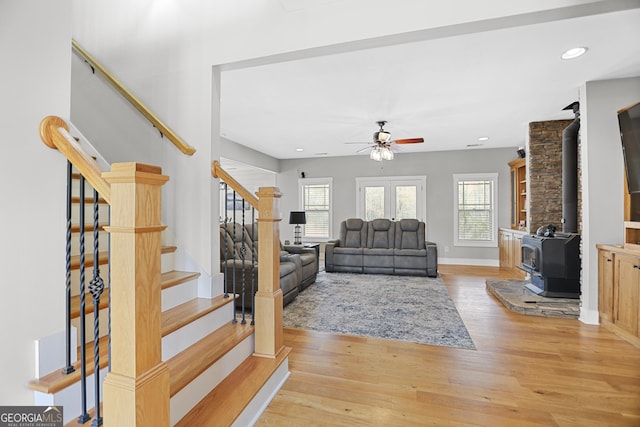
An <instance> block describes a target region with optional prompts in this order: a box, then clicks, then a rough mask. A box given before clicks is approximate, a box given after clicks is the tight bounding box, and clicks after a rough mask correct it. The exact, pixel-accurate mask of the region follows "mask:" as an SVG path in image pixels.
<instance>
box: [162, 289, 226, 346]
mask: <svg viewBox="0 0 640 427" xmlns="http://www.w3.org/2000/svg"><path fill="white" fill-rule="evenodd" d="M233 300H234V298H231V297H228V298H225V297H224V296H223V295H218V296H216V297H214V298H211V299H209V298H194V299H192V300H191V301H187V302H185V303H183V304H180V305H177V306H175V307H173V308H170V309H169V310H165V311H163V312H162V326H161V328H162V336H163V337H164V336H167V335H169V334H170V333H172V332H175V331H177V330H178V329H180V328H182V327H183V326H185V325H188V324H189V323H191V322H193V321H195V320H198V319H199V318H201V317H203V316H206V315H207V314H209V313H211V312H212V311H215V310H217V309H218V308H220V307H222V306H224V305H225V304H228V303H230V302H231V301H233Z"/></svg>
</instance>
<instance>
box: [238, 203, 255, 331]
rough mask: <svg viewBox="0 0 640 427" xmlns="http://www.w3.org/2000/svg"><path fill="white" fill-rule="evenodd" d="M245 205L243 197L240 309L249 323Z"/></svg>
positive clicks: (243, 321) (243, 318)
mask: <svg viewBox="0 0 640 427" xmlns="http://www.w3.org/2000/svg"><path fill="white" fill-rule="evenodd" d="M244 207H245V200H244V198H243V199H242V227H241V228H240V230H241V231H242V246H241V248H240V254H241V255H242V279H241V283H240V285H241V290H240V295H241V299H242V302H241V303H240V307H241V308H240V310H241V312H242V322H240V323H242V324H243V325H244V324H245V323H247V320H246V319H245V317H244V315H245V304H244V297H245V292H246V286H245V282H246V276H245V271H246V264H245V262H246V256H247V241H246V240H247V239H245V238H244V236H245V222H244V216H245V215H244ZM251 238H253V236H251Z"/></svg>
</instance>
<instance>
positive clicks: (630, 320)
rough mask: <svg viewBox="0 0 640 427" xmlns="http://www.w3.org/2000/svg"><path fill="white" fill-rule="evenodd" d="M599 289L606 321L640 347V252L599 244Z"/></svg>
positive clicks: (600, 301) (599, 299)
mask: <svg viewBox="0 0 640 427" xmlns="http://www.w3.org/2000/svg"><path fill="white" fill-rule="evenodd" d="M598 292H599V293H598V312H599V315H600V322H601V323H602V325H604V326H606V327H608V328H609V329H611V330H612V331H614V332H615V333H617V334H618V335H620V336H622V337H624V338H625V339H627V340H628V341H629V342H631V343H632V344H634V345H636V346H638V347H640V252H638V251H631V250H629V249H628V248H625V247H622V246H620V247H618V246H608V245H598Z"/></svg>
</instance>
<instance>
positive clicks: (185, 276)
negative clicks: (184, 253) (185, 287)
mask: <svg viewBox="0 0 640 427" xmlns="http://www.w3.org/2000/svg"><path fill="white" fill-rule="evenodd" d="M198 277H200V273H196V272H193V271H180V270H172V271H167V272H166V273H162V279H161V280H162V289H167V288H170V287H172V286H176V285H179V284H181V283H184V282H188V281H190V280H193V279H197V278H198Z"/></svg>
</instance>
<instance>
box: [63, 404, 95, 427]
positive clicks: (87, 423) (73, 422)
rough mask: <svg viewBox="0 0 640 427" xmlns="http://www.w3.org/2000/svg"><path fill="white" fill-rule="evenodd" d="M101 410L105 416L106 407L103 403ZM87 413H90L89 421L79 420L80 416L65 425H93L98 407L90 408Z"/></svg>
mask: <svg viewBox="0 0 640 427" xmlns="http://www.w3.org/2000/svg"><path fill="white" fill-rule="evenodd" d="M100 411H101V412H100V414H101V415H102V416H104V407H103V406H102V403H101V404H100ZM87 413H88V414H89V417H90V418H89V421H87V422H86V423H84V424H81V423H80V421H78V418H76V419H75V420H73V421H70V422H68V423H67V424H65V425H64V427H89V426H90V425H92V422H93V418H94V417H95V416H96V408H95V407H93V408H91V409H89V410H88V411H87ZM103 425H104V424H103Z"/></svg>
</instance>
